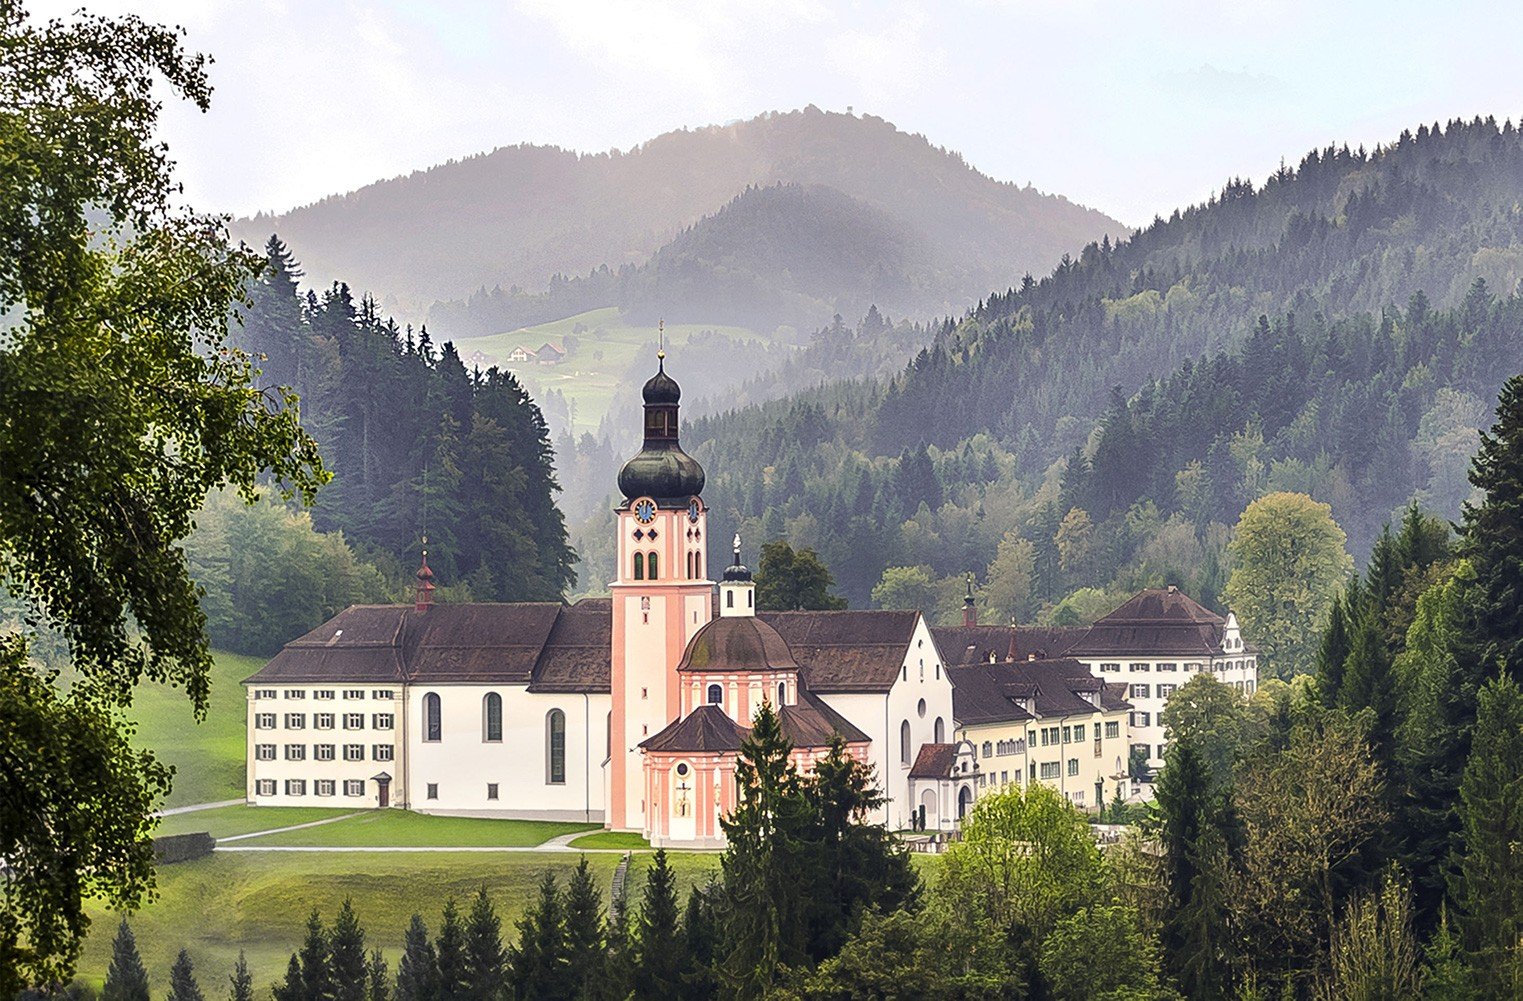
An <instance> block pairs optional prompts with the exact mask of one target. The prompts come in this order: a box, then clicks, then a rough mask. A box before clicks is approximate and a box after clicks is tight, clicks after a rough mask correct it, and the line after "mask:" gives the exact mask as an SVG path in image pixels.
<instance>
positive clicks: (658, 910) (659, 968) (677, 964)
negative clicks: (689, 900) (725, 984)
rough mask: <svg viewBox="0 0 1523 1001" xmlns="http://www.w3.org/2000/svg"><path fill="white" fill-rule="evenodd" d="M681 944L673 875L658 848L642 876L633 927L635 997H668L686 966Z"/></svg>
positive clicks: (677, 983) (678, 987)
mask: <svg viewBox="0 0 1523 1001" xmlns="http://www.w3.org/2000/svg"><path fill="white" fill-rule="evenodd" d="M683 945H684V942H683V940H682V938H681V937H680V936H679V934H678V926H677V887H676V874H675V873H673V872H672V869H671V866H669V865H668V864H667V862H666V850H665V849H664V848H663V849H658V850H657V852H656V856H655V859H654V860H653V862H652V864H651V867H650V868H649V870H647V871H646V874H645V888H644V890H643V891H642V892H641V895H640V919H639V921H638V923H637V924H636V928H635V950H634V953H635V962H634V986H635V997H637V998H650V999H651V1001H657V999H660V998H670V997H673V996H674V995H676V993H677V992H678V990H679V989H680V988H681V985H682V971H683V968H684V967H685V966H686V965H687V963H686V956H685V955H684V951H683V948H682V947H683Z"/></svg>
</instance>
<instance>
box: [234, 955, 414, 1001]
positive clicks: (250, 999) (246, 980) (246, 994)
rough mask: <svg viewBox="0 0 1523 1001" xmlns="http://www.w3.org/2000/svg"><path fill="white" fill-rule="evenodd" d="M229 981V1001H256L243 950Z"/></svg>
mask: <svg viewBox="0 0 1523 1001" xmlns="http://www.w3.org/2000/svg"><path fill="white" fill-rule="evenodd" d="M227 980H228V992H227V1001H254V978H253V976H252V975H251V974H250V973H249V964H248V960H246V959H244V958H243V950H242V949H239V950H238V962H237V963H235V964H233V972H232V974H231V975H230V976H228V978H227ZM382 1001H384V999H382Z"/></svg>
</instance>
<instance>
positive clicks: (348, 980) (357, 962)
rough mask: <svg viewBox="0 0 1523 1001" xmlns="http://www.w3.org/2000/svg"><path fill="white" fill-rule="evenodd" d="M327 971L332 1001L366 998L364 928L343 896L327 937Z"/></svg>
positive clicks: (363, 999)
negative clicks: (331, 982)
mask: <svg viewBox="0 0 1523 1001" xmlns="http://www.w3.org/2000/svg"><path fill="white" fill-rule="evenodd" d="M328 941H329V970H330V971H331V976H332V979H333V998H334V1001H365V995H366V993H367V989H368V985H367V983H366V978H367V976H368V973H369V970H368V968H367V967H366V965H365V930H364V929H363V928H361V927H360V921H359V918H358V917H356V916H355V913H354V905H353V903H352V902H351V901H350V900H348V899H345V900H344V905H343V906H342V907H341V908H339V912H338V917H337V918H335V919H334V921H333V932H332V934H331V935H330V936H329V940H328Z"/></svg>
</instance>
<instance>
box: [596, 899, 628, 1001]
mask: <svg viewBox="0 0 1523 1001" xmlns="http://www.w3.org/2000/svg"><path fill="white" fill-rule="evenodd" d="M626 894H627V890H626V891H625V893H621V894H620V895H619V896H618V897H617V898H615V899H614V900H613V901H612V902H611V903H610V904H609V909H608V926H607V933H606V935H605V936H604V938H605V941H606V946H605V949H604V952H603V968H602V971H601V977H600V978H599V981H598V984H597V988H596V990H594V991H593V992H592V994H591V997H593V998H596V999H597V1001H628V998H629V992H630V990H631V989H632V982H633V976H634V943H633V942H632V941H631V940H630V934H629V904H628V901H627V900H626V899H625V896H626Z"/></svg>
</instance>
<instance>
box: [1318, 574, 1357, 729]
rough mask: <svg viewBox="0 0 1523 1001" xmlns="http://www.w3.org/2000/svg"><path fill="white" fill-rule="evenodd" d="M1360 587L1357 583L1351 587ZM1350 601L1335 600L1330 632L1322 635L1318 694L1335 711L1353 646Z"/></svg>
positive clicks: (1330, 615) (1330, 617)
mask: <svg viewBox="0 0 1523 1001" xmlns="http://www.w3.org/2000/svg"><path fill="white" fill-rule="evenodd" d="M1350 586H1351V587H1357V586H1358V584H1357V582H1355V583H1353V584H1351V585H1350ZM1347 609H1348V601H1347V598H1346V597H1345V596H1343V595H1339V596H1338V597H1337V598H1335V599H1334V600H1333V608H1332V611H1331V612H1329V613H1328V617H1327V628H1326V629H1324V630H1323V631H1322V645H1321V647H1320V648H1319V649H1318V650H1317V694H1318V695H1320V696H1321V697H1322V704H1323V705H1325V706H1327V707H1328V708H1329V709H1331V708H1332V707H1333V706H1336V705H1337V704H1338V697H1339V693H1340V691H1341V689H1342V688H1343V666H1344V663H1345V662H1346V661H1347V660H1348V656H1349V652H1350V650H1351V649H1352V643H1351V641H1350V637H1349V620H1348V610H1347Z"/></svg>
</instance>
